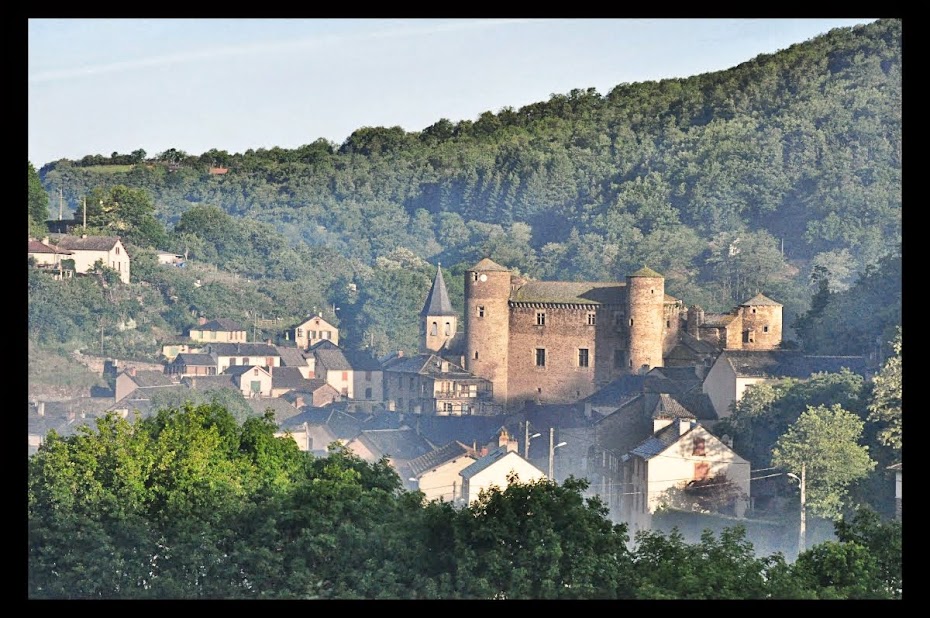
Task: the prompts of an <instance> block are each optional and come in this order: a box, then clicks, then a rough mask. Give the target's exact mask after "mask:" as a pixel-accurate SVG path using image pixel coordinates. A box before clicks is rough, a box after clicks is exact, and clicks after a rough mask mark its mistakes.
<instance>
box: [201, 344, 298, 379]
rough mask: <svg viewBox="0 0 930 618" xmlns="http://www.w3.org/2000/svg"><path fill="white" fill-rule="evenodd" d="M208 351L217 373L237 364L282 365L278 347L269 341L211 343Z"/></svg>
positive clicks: (207, 348)
mask: <svg viewBox="0 0 930 618" xmlns="http://www.w3.org/2000/svg"><path fill="white" fill-rule="evenodd" d="M206 353H207V354H209V355H210V356H212V357H213V360H214V362H215V364H216V371H217V373H223V372H224V371H226V368H227V367H234V366H236V365H247V366H249V365H255V366H258V367H280V366H281V356H280V355H279V354H278V349H277V348H276V347H275V346H273V345H271V344H267V343H211V344H210V345H208V346H207V347H206Z"/></svg>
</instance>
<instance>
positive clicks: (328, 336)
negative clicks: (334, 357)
mask: <svg viewBox="0 0 930 618" xmlns="http://www.w3.org/2000/svg"><path fill="white" fill-rule="evenodd" d="M294 341H295V342H296V344H297V347H298V348H300V349H302V350H309V349H310V348H311V347H312V346H313V345H314V344H315V343H318V342H320V341H330V342H332V343H334V344H336V345H339V329H338V328H336V327H335V326H333V325H332V324H330V323H329V322H327V321H326V320H324V319H323V318H322V316H319V315H315V316H313V317H310V318H307V319H306V320H304V321H303V322H301V323H300V324H298V325H297V326H296V327H295V328H294Z"/></svg>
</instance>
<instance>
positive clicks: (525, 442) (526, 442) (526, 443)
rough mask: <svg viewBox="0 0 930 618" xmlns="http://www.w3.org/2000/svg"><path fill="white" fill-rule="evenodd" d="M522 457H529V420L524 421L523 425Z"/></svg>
mask: <svg viewBox="0 0 930 618" xmlns="http://www.w3.org/2000/svg"><path fill="white" fill-rule="evenodd" d="M523 458H524V459H529V458H530V422H529V421H526V423H524V425H523Z"/></svg>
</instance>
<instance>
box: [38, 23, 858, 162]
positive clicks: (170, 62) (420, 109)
mask: <svg viewBox="0 0 930 618" xmlns="http://www.w3.org/2000/svg"><path fill="white" fill-rule="evenodd" d="M871 21H874V18H861V19H854V18H835V19H830V18H817V19H808V18H792V19H782V18H779V19H770V18H755V19H652V18H648V19H645V18H644V19H604V18H597V19H581V18H565V19H549V18H547V19H538V18H527V19H516V18H513V19H511V18H506V19H503V18H492V19H483V18H482V19H471V18H469V19H464V18H457V19H451V18H450V19H263V18H260V19H30V20H29V24H28V37H29V38H28V45H29V51H28V61H29V67H28V98H29V102H28V113H29V123H28V125H29V153H28V156H29V160H30V161H31V162H32V163H33V164H34V165H35V166H36V168H39V167H42V166H43V165H44V164H46V163H49V162H51V161H55V160H58V159H60V158H68V159H79V158H81V157H83V156H85V155H88V154H102V155H104V156H109V155H110V154H111V153H113V152H119V153H122V154H125V153H129V152H132V151H134V150H137V149H139V148H142V149H144V150H145V151H146V152H147V153H148V155H149V156H153V155H155V154H157V153H159V152H163V151H164V150H167V149H168V148H177V149H179V150H183V151H185V152H187V153H188V154H193V155H199V154H201V153H203V152H205V151H207V150H210V149H211V148H217V149H220V150H227V151H229V152H232V153H236V152H244V151H246V150H248V149H250V148H253V149H258V148H272V147H274V146H280V147H282V148H296V147H298V146H301V145H303V144H309V143H311V142H313V141H315V140H317V139H319V138H324V139H327V140H330V141H332V142H335V143H336V144H340V143H342V142H343V141H344V140H345V139H346V138H347V137H348V136H349V135H350V134H351V133H352V132H353V131H354V130H356V129H358V128H361V127H377V126H384V127H393V126H401V127H403V128H404V129H406V130H408V131H420V130H422V129H424V128H426V127H428V126H430V125H431V124H433V123H435V122H436V121H437V120H439V119H441V118H447V119H449V120H451V121H453V122H457V121H459V120H475V119H477V118H478V116H479V115H480V114H481V113H482V112H485V111H491V112H495V113H496V112H498V111H499V110H500V109H501V108H502V107H506V106H511V107H513V108H515V109H518V108H520V107H522V106H524V105H527V104H530V103H535V102H537V101H545V100H548V99H549V97H550V96H551V95H552V94H555V93H558V94H566V93H568V92H569V91H571V90H572V89H574V88H580V89H586V88H596V89H597V91H598V92H600V93H601V94H607V92H609V91H610V90H611V89H612V88H613V87H615V86H617V85H618V84H621V83H632V82H641V81H652V80H659V79H664V78H669V77H689V76H691V75H697V74H700V73H706V72H709V71H718V70H724V69H727V68H730V67H733V66H736V65H738V64H740V63H742V62H745V61H747V60H751V59H752V58H754V57H756V56H757V55H759V54H762V53H773V52H775V51H778V50H780V49H785V48H787V47H789V46H791V45H793V44H795V43H801V42H804V41H806V40H808V39H811V38H813V37H815V36H817V35H819V34H823V33H825V32H827V31H829V30H830V29H832V28H837V27H849V26H854V25H857V24H866V23H869V22H871Z"/></svg>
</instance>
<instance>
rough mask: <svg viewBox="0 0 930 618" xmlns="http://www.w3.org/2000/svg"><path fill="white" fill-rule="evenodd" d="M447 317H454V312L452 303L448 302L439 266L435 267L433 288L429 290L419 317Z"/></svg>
mask: <svg viewBox="0 0 930 618" xmlns="http://www.w3.org/2000/svg"><path fill="white" fill-rule="evenodd" d="M447 315H455V310H454V309H453V308H452V301H450V300H449V292H448V291H447V290H446V282H445V280H443V278H442V264H439V265H437V266H436V277H434V278H433V286H432V287H431V288H430V289H429V295H428V296H427V297H426V303H424V304H423V310H422V311H420V316H422V317H425V316H437V317H439V316H447Z"/></svg>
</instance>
